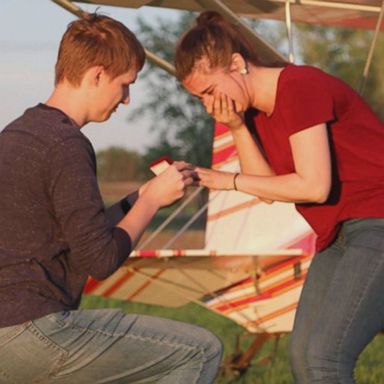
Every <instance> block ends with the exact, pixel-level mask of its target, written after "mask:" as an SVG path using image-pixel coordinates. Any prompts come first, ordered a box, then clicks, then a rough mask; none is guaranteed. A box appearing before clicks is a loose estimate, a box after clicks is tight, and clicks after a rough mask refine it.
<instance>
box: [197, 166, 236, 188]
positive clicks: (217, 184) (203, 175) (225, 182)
mask: <svg viewBox="0 0 384 384" xmlns="http://www.w3.org/2000/svg"><path fill="white" fill-rule="evenodd" d="M196 173H197V176H198V178H199V185H202V186H204V187H207V188H209V189H219V190H231V189H233V187H234V186H233V177H234V174H233V173H230V172H221V171H214V170H213V169H208V168H196Z"/></svg>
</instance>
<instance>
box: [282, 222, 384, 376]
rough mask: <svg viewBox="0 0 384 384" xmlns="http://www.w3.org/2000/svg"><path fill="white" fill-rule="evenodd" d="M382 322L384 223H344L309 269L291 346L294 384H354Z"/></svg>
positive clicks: (383, 311)
mask: <svg viewBox="0 0 384 384" xmlns="http://www.w3.org/2000/svg"><path fill="white" fill-rule="evenodd" d="M383 321H384V219H356V220H348V221H346V222H344V223H343V225H342V228H341V230H340V233H339V235H338V237H337V239H336V241H335V242H334V243H333V244H332V245H331V246H330V247H328V248H327V249H325V250H324V251H322V252H320V253H318V254H316V255H315V257H314V259H313V261H312V263H311V266H310V268H309V272H308V276H307V279H306V282H305V284H304V288H303V292H302V294H301V298H300V303H299V307H298V310H297V313H296V318H295V324H294V329H293V333H292V339H291V345H290V359H291V366H292V371H293V375H294V378H295V382H296V383H297V384H318V383H324V384H336V383H337V384H352V383H354V382H355V380H354V367H355V364H356V360H357V358H358V356H359V355H360V353H361V352H362V351H363V349H364V348H365V347H366V345H367V344H368V343H369V342H370V341H371V340H372V339H373V338H374V337H375V335H376V334H377V333H378V332H380V331H381V330H382V329H383Z"/></svg>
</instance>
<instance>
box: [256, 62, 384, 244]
mask: <svg viewBox="0 0 384 384" xmlns="http://www.w3.org/2000/svg"><path fill="white" fill-rule="evenodd" d="M254 122H255V125H256V130H257V133H258V136H259V138H260V142H261V144H262V146H263V148H264V151H265V154H266V157H267V160H268V162H269V163H270V165H271V167H272V168H273V169H274V171H275V172H276V173H277V174H278V175H283V174H289V173H293V172H295V167H294V162H293V157H292V152H291V147H290V143H289V136H290V135H292V134H294V133H296V132H299V131H301V130H304V129H306V128H309V127H312V126H314V125H316V124H320V123H327V127H328V132H329V141H330V149H331V156H332V163H333V169H332V179H333V181H332V188H331V193H330V196H329V198H328V200H327V201H326V202H325V203H323V204H315V203H306V204H296V209H297V210H298V211H299V212H300V213H301V214H302V215H303V217H304V218H305V219H306V220H307V221H308V223H309V224H310V225H311V227H312V228H313V229H314V231H315V232H316V233H317V235H318V240H317V249H318V250H321V249H323V248H325V247H326V246H328V245H329V244H330V242H332V240H333V239H334V238H335V236H336V234H337V231H338V228H339V225H340V223H341V222H342V221H344V220H348V219H353V218H367V217H384V124H383V122H382V121H380V119H379V118H378V117H377V116H376V115H375V114H374V112H373V111H372V110H371V109H370V107H369V106H368V105H367V104H366V103H365V102H364V101H363V99H362V98H361V97H360V96H359V95H358V94H357V93H356V92H355V91H354V90H353V89H352V88H350V87H349V86H348V85H346V84H345V83H344V82H343V81H341V80H339V79H337V78H335V77H333V76H330V75H328V74H326V73H325V72H323V71H321V70H320V69H317V68H314V67H309V66H296V65H288V66H287V67H285V68H284V70H283V71H282V72H281V74H280V77H279V81H278V87H277V97H276V103H275V109H274V111H273V113H272V115H270V116H269V117H268V116H267V115H266V114H265V113H263V112H259V113H258V114H257V115H256V116H255V118H254Z"/></svg>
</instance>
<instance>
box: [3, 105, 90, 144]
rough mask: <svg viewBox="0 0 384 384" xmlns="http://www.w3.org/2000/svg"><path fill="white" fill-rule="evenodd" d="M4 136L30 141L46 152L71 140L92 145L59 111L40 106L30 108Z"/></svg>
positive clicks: (14, 122) (7, 128) (11, 125)
mask: <svg viewBox="0 0 384 384" xmlns="http://www.w3.org/2000/svg"><path fill="white" fill-rule="evenodd" d="M2 135H5V136H12V138H13V140H17V141H26V140H27V141H29V142H30V143H34V144H35V145H36V146H41V147H44V149H45V150H49V149H50V148H52V147H54V146H56V145H57V144H60V143H62V142H63V141H66V140H70V139H79V140H81V141H83V142H84V145H90V143H89V141H88V139H87V138H86V137H85V136H84V135H83V134H82V133H81V132H80V128H78V127H77V126H75V124H74V123H73V122H72V121H71V119H70V118H69V117H68V116H66V115H65V114H64V113H63V112H61V111H60V110H58V109H55V108H51V107H47V106H45V105H44V104H38V105H37V106H34V107H32V108H28V109H27V110H26V111H25V112H24V113H23V115H21V116H20V117H19V118H17V119H16V120H14V121H13V122H12V123H10V124H9V125H8V126H7V127H5V128H4V130H3V131H2Z"/></svg>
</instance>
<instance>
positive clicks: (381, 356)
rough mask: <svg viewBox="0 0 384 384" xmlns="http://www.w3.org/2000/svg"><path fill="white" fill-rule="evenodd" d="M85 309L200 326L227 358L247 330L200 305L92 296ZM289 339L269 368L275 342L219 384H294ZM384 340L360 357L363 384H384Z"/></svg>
mask: <svg viewBox="0 0 384 384" xmlns="http://www.w3.org/2000/svg"><path fill="white" fill-rule="evenodd" d="M81 307H82V308H121V309H122V310H123V311H125V312H126V313H140V314H146V315H153V316H161V317H166V318H170V319H174V320H180V321H185V322H189V323H193V324H197V325H200V326H202V327H204V328H206V329H209V330H210V331H212V332H213V333H215V334H216V335H217V336H218V337H220V339H221V340H222V342H223V344H224V349H225V356H224V360H225V359H227V358H228V356H230V355H232V354H233V353H234V351H235V337H236V335H238V334H241V333H244V330H243V329H242V328H241V327H239V326H238V325H236V324H235V323H233V322H232V321H230V320H228V319H226V318H224V317H222V316H220V315H217V314H215V313H213V312H211V311H208V310H206V309H205V308H203V307H200V306H198V305H196V304H188V305H185V306H183V307H181V308H177V309H173V308H164V307H158V306H150V305H144V304H138V303H131V302H123V301H119V300H112V299H105V298H101V297H95V296H90V295H84V297H83V301H82V304H81ZM251 340H252V338H251V337H245V339H244V340H243V343H242V345H243V347H246V346H247V345H249V343H250V342H251ZM288 342H289V336H285V337H282V338H281V340H280V343H279V348H278V351H277V354H276V356H275V359H274V361H273V362H272V363H269V364H265V363H263V360H265V359H266V358H268V357H269V356H270V355H271V353H272V351H273V347H274V343H273V342H272V341H269V342H267V343H266V344H265V345H264V347H263V348H262V349H261V351H260V352H259V354H258V355H257V356H256V357H255V358H254V360H253V361H252V365H251V366H250V367H249V369H248V370H247V372H246V373H245V374H244V375H243V376H241V377H237V378H236V377H234V376H233V375H232V376H228V375H227V376H225V377H224V376H221V377H218V379H217V380H216V382H215V383H216V384H229V383H236V384H237V383H238V384H251V383H252V384H293V380H292V377H291V374H290V369H289V365H288V356H287V345H288ZM383 361H384V338H383V336H381V335H379V336H377V337H376V338H375V340H374V341H373V342H372V343H371V344H370V345H369V346H368V347H367V349H366V350H365V351H364V352H363V354H362V355H361V357H360V360H359V362H358V365H357V370H356V379H357V383H359V384H380V383H384V364H383Z"/></svg>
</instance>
